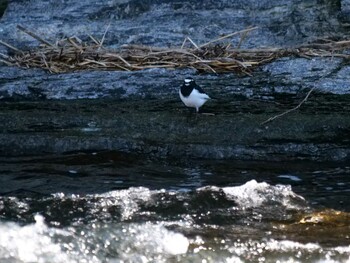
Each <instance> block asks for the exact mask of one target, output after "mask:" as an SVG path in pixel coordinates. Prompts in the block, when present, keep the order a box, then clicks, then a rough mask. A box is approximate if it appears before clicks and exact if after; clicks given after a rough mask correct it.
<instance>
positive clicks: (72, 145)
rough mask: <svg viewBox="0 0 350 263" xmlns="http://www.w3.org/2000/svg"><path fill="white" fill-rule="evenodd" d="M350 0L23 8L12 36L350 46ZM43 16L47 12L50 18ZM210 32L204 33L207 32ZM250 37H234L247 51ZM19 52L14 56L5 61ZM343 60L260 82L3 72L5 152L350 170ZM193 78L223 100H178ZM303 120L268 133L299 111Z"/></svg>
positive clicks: (260, 75)
mask: <svg viewBox="0 0 350 263" xmlns="http://www.w3.org/2000/svg"><path fill="white" fill-rule="evenodd" d="M347 6H348V4H347V1H342V2H341V5H339V1H325V2H320V1H315V0H308V1H292V2H290V1H282V2H281V1H272V2H271V1H262V2H261V1H259V2H257V1H248V2H246V1H245V2H241V1H235V2H232V3H231V2H227V1H202V2H198V1H187V2H186V3H185V2H178V1H169V0H159V1H138V0H124V1H109V2H108V3H106V2H99V3H95V2H94V4H92V3H91V2H89V1H85V2H76V1H65V2H64V3H63V2H62V3H61V2H57V1H56V2H53V1H46V2H42V1H36V0H32V1H29V2H28V1H11V3H10V4H9V6H8V8H7V10H6V12H5V15H4V16H3V18H2V19H1V20H0V39H2V40H4V41H6V42H8V43H11V44H14V45H15V46H17V45H18V46H19V47H24V46H28V47H33V46H37V45H38V43H37V41H36V40H34V39H32V38H30V37H28V36H27V35H26V34H24V33H22V32H19V31H17V30H16V29H15V26H16V25H17V24H23V25H25V26H26V27H28V28H30V29H35V31H36V32H37V33H39V34H41V35H42V36H44V37H45V38H46V39H47V40H48V41H51V42H54V41H56V40H57V39H59V38H60V37H63V36H66V35H68V36H71V35H76V36H78V37H80V38H82V39H84V38H85V39H87V37H88V35H89V34H91V35H93V36H95V37H97V38H101V37H102V35H103V32H104V30H105V28H106V27H107V25H108V24H109V23H110V29H109V31H108V33H107V38H106V42H105V45H106V46H108V47H111V48H114V47H118V46H120V45H123V44H132V43H134V44H146V45H155V46H163V47H164V46H174V45H175V46H179V45H181V43H182V41H183V39H184V38H185V37H186V36H190V37H191V38H192V39H193V40H194V41H195V42H197V43H205V42H207V41H208V40H211V39H213V38H215V37H217V36H218V35H220V34H227V33H230V32H233V31H237V30H241V29H243V28H246V27H247V26H250V25H259V29H258V30H256V31H254V32H252V33H251V34H250V35H249V37H248V38H247V39H246V40H245V41H244V47H262V46H292V45H296V44H300V43H304V42H306V41H311V40H313V39H314V38H317V37H334V38H338V37H340V36H341V37H347V36H348V34H349V33H348V31H346V28H347V24H346V23H347V22H346V12H347ZM42 10H45V11H44V12H42ZM203 25H204V26H203ZM238 41H239V39H238V38H234V39H232V44H233V45H236V44H237V43H238ZM6 52H7V51H5V49H4V48H3V47H1V48H0V53H3V54H5V53H6ZM344 62H345V61H344V60H343V59H342V58H322V57H315V58H312V59H306V58H297V57H287V58H281V59H278V60H275V61H273V62H271V63H269V64H265V65H263V66H262V67H260V68H257V69H255V70H254V71H253V72H252V76H243V75H237V74H224V75H214V74H212V75H211V74H206V75H197V74H196V72H195V71H194V70H191V69H178V70H165V69H152V70H143V71H135V72H117V71H110V72H108V71H84V72H73V73H66V74H57V75H53V74H49V73H48V72H46V71H44V70H41V69H20V68H16V67H7V66H4V65H2V66H0V99H1V101H2V103H1V115H0V123H1V126H0V128H1V129H0V155H28V154H38V155H41V154H45V153H64V152H71V151H100V150H106V149H107V150H117V151H121V152H133V153H140V154H145V155H147V156H150V157H155V158H165V157H171V158H174V157H175V158H187V159H191V158H208V159H243V160H316V161H325V160H332V161H348V160H349V154H350V150H349V147H348V146H349V139H348V133H349V131H350V120H349V117H348V112H349V110H350V109H349V105H350V104H349V98H348V94H349V93H350V89H349V86H348V85H347V83H348V82H349V71H350V67H349V66H348V65H347V64H346V63H344ZM188 75H191V76H194V77H195V79H196V81H197V82H198V83H199V84H200V85H201V86H203V87H204V89H205V90H206V91H207V92H208V93H209V94H210V95H211V96H213V97H216V98H218V100H216V101H210V102H208V103H207V104H206V105H205V106H204V107H203V111H205V112H209V113H212V114H214V116H206V115H198V116H197V115H195V114H193V113H192V112H187V109H186V108H185V107H184V106H183V105H182V103H181V101H180V100H179V98H178V87H179V86H180V85H181V82H182V80H183V78H185V77H186V76H188ZM313 87H316V90H315V91H314V92H313V93H312V96H311V97H310V98H309V100H308V101H307V102H305V103H304V104H303V106H302V107H301V108H300V110H299V111H295V112H293V113H291V114H288V115H286V116H284V117H283V118H280V119H277V120H276V121H274V122H272V123H269V124H266V125H261V123H262V122H263V121H265V120H266V119H268V118H269V117H272V116H274V115H277V114H280V113H282V112H284V111H286V110H289V109H291V108H293V107H295V106H297V105H298V104H299V103H300V101H302V99H303V98H304V97H305V95H306V92H307V91H308V90H310V89H311V88H313Z"/></svg>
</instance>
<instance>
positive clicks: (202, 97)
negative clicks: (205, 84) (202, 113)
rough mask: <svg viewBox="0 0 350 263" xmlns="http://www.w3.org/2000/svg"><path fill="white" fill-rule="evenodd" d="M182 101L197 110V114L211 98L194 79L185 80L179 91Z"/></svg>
mask: <svg viewBox="0 0 350 263" xmlns="http://www.w3.org/2000/svg"><path fill="white" fill-rule="evenodd" d="M179 95H180V99H181V100H182V102H183V103H184V104H185V105H186V106H187V107H191V108H196V112H197V113H198V112H199V108H200V107H202V106H203V104H204V103H206V101H207V100H209V99H210V97H209V96H208V95H207V94H205V92H204V91H203V90H202V89H201V87H199V86H198V85H197V84H196V82H195V81H194V80H193V78H190V77H189V78H185V80H184V83H183V84H182V86H181V88H180V90H179Z"/></svg>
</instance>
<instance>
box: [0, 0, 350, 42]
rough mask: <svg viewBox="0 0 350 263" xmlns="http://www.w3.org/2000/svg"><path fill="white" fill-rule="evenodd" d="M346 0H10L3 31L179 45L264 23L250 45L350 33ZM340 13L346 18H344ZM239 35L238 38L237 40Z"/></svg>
mask: <svg viewBox="0 0 350 263" xmlns="http://www.w3.org/2000/svg"><path fill="white" fill-rule="evenodd" d="M348 6H349V5H348V3H347V1H344V0H343V1H340V0H331V1H318V0H307V1H300V0H293V1H289V0H282V1H270V0H262V1H255V0H250V1H225V0H220V1H217V0H215V1H213V0H206V1H197V0H191V1H177V0H157V1H149V0H147V1H143V0H114V1H108V2H106V1H101V2H97V1H74V0H68V1H54V0H50V1H40V0H30V1H20V0H17V1H14V0H12V1H10V4H9V6H8V8H7V10H6V12H5V14H4V16H3V18H2V19H1V21H0V28H1V30H0V36H1V38H2V39H4V38H5V39H6V40H8V41H9V42H10V43H13V44H17V45H18V44H19V43H21V44H22V45H26V46H28V45H32V46H36V45H37V44H38V43H37V41H35V40H33V39H32V38H30V37H29V36H27V35H25V34H23V33H22V32H19V31H18V30H16V24H22V25H25V26H26V27H28V28H29V29H31V30H35V31H36V32H37V33H39V34H41V35H42V36H45V37H46V38H47V39H48V40H50V41H52V42H54V41H56V40H57V39H59V38H60V37H62V36H67V35H68V36H72V35H76V36H78V37H80V38H83V39H84V38H85V39H87V38H88V35H89V34H91V35H93V36H95V37H97V38H101V37H102V35H103V32H104V31H105V29H106V27H107V25H108V24H109V23H110V29H109V33H108V36H107V39H106V44H107V45H111V46H119V45H122V44H131V43H137V44H140V43H142V44H146V45H155V46H163V47H164V46H180V45H181V43H182V41H183V40H184V38H185V37H187V36H189V37H191V38H192V39H193V40H194V41H195V42H197V43H205V42H207V41H209V40H212V39H214V38H217V37H218V36H219V35H221V34H228V33H232V32H235V31H238V30H242V29H244V28H246V27H248V26H259V29H258V30H256V31H254V32H252V33H251V34H250V36H249V38H248V39H247V40H246V41H245V42H244V46H247V47H252V46H253V47H262V46H291V45H295V44H298V43H299V44H301V43H305V42H306V41H308V40H312V39H314V38H316V37H344V36H348V35H349V31H348V30H347V29H348V27H347V22H346V21H345V22H344V21H343V20H346V17H347V15H346V14H347V12H348V9H349V7H348ZM341 17H342V18H343V19H341ZM238 41H239V39H238V38H236V39H233V44H235V43H236V44H237V43H238Z"/></svg>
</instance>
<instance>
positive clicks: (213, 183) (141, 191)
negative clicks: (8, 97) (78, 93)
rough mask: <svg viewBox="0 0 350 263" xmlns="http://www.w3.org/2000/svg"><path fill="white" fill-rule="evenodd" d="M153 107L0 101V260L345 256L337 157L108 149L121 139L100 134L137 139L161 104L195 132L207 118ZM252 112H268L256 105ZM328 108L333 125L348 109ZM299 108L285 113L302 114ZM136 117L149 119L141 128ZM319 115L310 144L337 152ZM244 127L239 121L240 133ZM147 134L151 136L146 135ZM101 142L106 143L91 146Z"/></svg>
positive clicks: (346, 189)
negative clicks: (135, 109)
mask: <svg viewBox="0 0 350 263" xmlns="http://www.w3.org/2000/svg"><path fill="white" fill-rule="evenodd" d="M172 103H173V105H177V104H176V103H177V101H176V102H172ZM157 107H158V106H157V105H156V106H154V108H153V109H152V110H151V111H149V112H148V113H147V114H148V115H147V114H144V115H142V114H141V113H142V112H144V111H143V109H141V110H139V111H138V112H136V113H135V112H131V113H128V108H127V107H123V111H122V113H121V112H119V113H120V114H119V115H118V116H119V117H118V116H116V113H115V112H117V111H118V109H119V108H120V105H115V104H110V103H104V102H99V104H96V105H89V104H88V103H86V102H80V103H75V102H64V103H63V102H54V101H52V102H45V103H42V102H40V103H36V102H21V103H16V102H14V103H2V104H1V114H0V118H1V123H2V126H1V131H2V133H1V136H0V139H1V144H2V145H3V146H2V147H3V148H1V149H0V152H1V154H0V262H1V263H17V262H18V263H19V262H30V263H32V262H35V263H37V262H50V263H51V262H52V263H56V262H108V263H121V262H202V263H204V262H227V263H228V262H319V263H320V262H350V202H349V199H350V165H349V163H348V162H345V161H344V160H346V158H345V159H344V158H343V159H340V160H338V161H337V160H332V161H328V162H325V161H323V162H321V161H320V160H313V159H312V158H309V155H303V156H296V157H295V158H294V159H293V158H292V159H289V158H281V160H280V161H278V162H276V161H275V160H269V158H265V159H264V160H260V161H259V160H255V161H252V160H248V159H244V160H242V159H241V160H239V158H236V159H226V160H223V159H221V160H220V159H215V158H214V159H213V158H207V159H203V158H198V157H197V158H194V157H193V158H192V157H191V156H189V155H184V156H183V157H181V156H178V155H176V154H175V155H174V156H169V157H167V158H160V156H158V155H154V154H152V153H153V152H156V151H157V149H158V150H159V149H160V150H162V149H163V148H150V149H151V150H152V151H150V154H148V155H147V154H144V153H143V154H141V153H140V152H138V150H140V149H141V150H145V149H146V150H149V148H142V147H141V146H138V147H135V151H133V150H131V151H126V150H123V149H119V150H115V149H114V150H113V148H114V146H115V145H122V146H123V145H126V144H115V145H114V144H113V141H110V140H107V139H106V138H109V137H113V136H114V137H118V136H124V137H123V138H128V136H129V137H130V138H132V139H135V140H138V139H139V138H140V136H141V137H142V134H141V135H140V132H141V131H140V130H141V129H143V130H145V129H146V130H147V128H149V129H150V131H151V128H152V127H153V128H154V127H155V130H156V129H158V128H159V127H160V128H164V127H163V126H162V125H161V121H162V120H167V118H168V117H169V115H164V117H163V118H157V116H158V115H159V114H160V113H159V112H160V111H164V112H168V111H169V112H170V114H171V115H170V116H171V118H172V119H174V122H175V123H178V122H180V124H181V125H182V126H183V127H185V126H186V125H187V126H188V130H186V131H185V133H186V132H192V133H193V134H194V135H196V136H197V134H196V130H195V129H193V128H192V125H196V127H200V126H201V125H203V124H202V123H204V122H205V121H208V122H210V121H212V122H213V121H214V120H215V119H213V117H198V118H197V117H196V119H195V121H194V123H192V119H193V116H191V115H189V117H185V118H184V119H181V118H180V117H178V116H180V113H181V110H180V112H179V111H178V110H177V109H175V110H169V109H167V108H164V107H163V106H162V107H160V106H159V107H160V108H157ZM176 107H177V106H176ZM179 107H180V106H179ZM261 107H262V106H259V108H261ZM208 108H209V107H208ZM181 109H182V108H181ZM313 109H314V108H312V110H313ZM342 109H343V108H342ZM342 111H343V110H342ZM97 112H100V113H97ZM327 112H329V111H327ZM128 114H129V115H128ZM152 114H153V115H152ZM230 114H231V113H230ZM232 114H236V115H235V116H234V118H235V119H236V120H242V121H244V120H245V119H247V118H248V119H249V121H247V122H246V123H247V125H245V124H244V125H245V126H247V127H248V126H249V125H250V124H249V123H251V122H252V121H254V119H253V118H252V117H251V116H252V113H251V112H247V113H246V115H242V114H241V111H239V110H237V111H236V112H233V113H232ZM254 114H256V115H257V116H258V117H257V119H258V121H261V120H263V119H266V116H260V115H259V114H261V111H260V110H259V111H256V112H255V113H254ZM342 114H343V113H342ZM338 115H339V116H338ZM338 115H337V116H338V117H337V118H338V119H339V121H341V120H345V119H346V118H347V115H348V114H345V113H344V114H343V115H340V114H338ZM120 116H121V117H120ZM135 116H136V117H135ZM137 116H138V117H137ZM259 116H260V117H259ZM302 116H304V115H302V113H300V115H297V116H296V117H295V118H299V122H301V121H300V120H301V117H302ZM116 118H120V119H119V122H116V121H115V120H116ZM131 118H134V119H131ZM145 118H152V123H153V125H155V124H154V123H157V122H158V123H157V126H152V127H149V125H151V123H150V122H147V123H145V124H143V123H142V121H141V120H142V119H145ZM201 118H202V119H201ZM203 118H208V119H203ZM218 118H222V119H218ZM229 118H231V116H229V115H228V116H226V115H223V117H220V116H218V117H217V119H218V120H220V121H221V120H224V119H229ZM259 118H260V119H261V120H260V119H259ZM303 118H304V119H303V120H307V118H306V117H305V116H304V117H303ZM309 119H310V120H312V118H311V117H310V118H309ZM323 119H324V123H322V125H323V126H322V127H323V128H324V133H325V134H327V137H322V136H319V135H318V134H316V135H317V136H316V137H317V138H316V137H315V138H316V139H317V140H316V139H315V141H314V142H313V141H311V142H312V143H315V145H317V142H320V143H323V144H325V143H329V141H330V138H337V140H339V145H338V146H337V145H336V147H338V148H339V149H347V147H348V137H347V136H346V129H345V128H344V127H343V128H342V129H343V131H344V132H343V133H342V136H341V137H339V136H338V135H337V133H336V131H337V129H338V128H337V127H338V126H337V125H338V124H337V121H338V119H336V116H335V117H333V118H331V117H330V116H328V115H327V116H326V117H322V116H321V118H320V121H319V122H322V120H323ZM203 120H204V121H203ZM128 121H129V122H128ZM130 121H134V123H141V124H140V127H139V126H135V127H133V126H130V124H128V123H130ZM219 123H220V122H219ZM121 124H124V125H125V127H126V126H127V125H129V126H128V127H129V128H130V127H131V128H133V130H132V132H133V134H129V131H130V129H126V128H125V129H124V126H120V125H121ZM327 124H329V126H327ZM171 125H172V126H171V127H170V128H169V129H170V130H173V133H172V134H171V132H169V133H168V135H166V134H165V135H164V133H162V134H161V133H159V138H160V139H159V140H161V141H163V140H169V141H170V140H173V141H175V142H181V140H183V137H182V136H183V134H184V133H183V131H182V130H181V128H179V127H177V126H176V125H175V124H171ZM181 125H180V126H181ZM227 125H231V122H228V124H227ZM343 125H345V124H343ZM251 126H253V125H251ZM227 127H228V126H227ZM286 127H289V126H288V125H286ZM308 127H310V129H309V130H310V134H311V135H313V134H315V129H314V128H313V125H311V124H310V125H309V126H308ZM204 128H205V127H204V126H203V131H205V129H204ZM221 128H222V129H224V128H225V127H224V126H223V125H221ZM292 128H293V127H292ZM316 129H318V128H316ZM181 132H182V133H181ZM275 132H276V131H275ZM141 133H142V132H141ZM203 133H204V132H203ZM268 133H270V132H268ZM174 134H175V135H174ZM245 134H246V132H245V131H242V135H239V129H238V128H237V131H236V135H237V136H238V137H239V136H241V137H242V138H243V136H245ZM259 134H261V132H260V131H257V132H256V135H259ZM294 134H295V133H294V132H291V133H290V134H288V133H287V136H286V137H288V136H289V137H290V138H292V139H293V138H294V137H292V136H294ZM311 135H310V136H311ZM108 136H109V137H108ZM162 136H163V137H162ZM249 136H250V135H249ZM249 136H248V137H249ZM252 136H254V135H251V136H250V137H252ZM259 136H262V138H263V136H264V135H259ZM277 136H278V134H276V135H275V137H274V138H278V137H277ZM308 136H309V135H308ZM310 136H309V138H312V137H310ZM332 136H333V137H332ZM222 137H224V136H222ZM241 137H239V138H236V139H237V140H241V139H240V138H241ZM250 137H249V138H248V139H249V140H247V142H250V140H251V139H250ZM91 138H93V140H92V139H91ZM118 138H119V137H118ZM193 138H195V136H193V137H192V139H193ZM264 138H265V137H264ZM224 139H225V138H224ZM224 139H223V140H222V141H221V142H222V143H225V140H224ZM229 139H230V138H229ZM243 139H244V138H243ZM243 139H242V140H243ZM156 140H157V134H155V135H152V136H150V137H149V138H148V141H147V142H144V143H150V144H152V143H153V142H154V141H156ZM216 140H217V141H219V142H220V140H221V137H220V135H219V136H217V138H216ZM293 140H294V141H297V140H295V139H293ZM310 140H311V139H310ZM275 141H276V143H277V142H280V141H281V140H280V139H278V140H277V139H276V140H275ZM115 143H119V141H117V142H115ZM282 143H284V141H282ZM288 143H289V144H288V145H290V142H288ZM332 143H333V142H332ZM4 145H5V146H4ZM38 145H39V146H38ZM99 145H100V146H101V145H107V146H108V147H106V148H107V149H106V150H103V149H100V150H94V147H96V146H99ZM329 145H331V146H332V145H333V144H329ZM4 147H5V148H4ZM79 147H81V148H82V150H77V149H79ZM260 147H261V146H260ZM332 147H333V146H332ZM131 148H132V147H131ZM288 149H289V148H288ZM312 149H314V148H311V150H312ZM341 153H342V152H341ZM285 156H287V155H285ZM324 156H327V155H324ZM339 156H340V157H341V156H342V155H339ZM275 157H276V154H275ZM275 157H274V158H275ZM259 158H260V159H261V158H262V157H261V156H260V157H259Z"/></svg>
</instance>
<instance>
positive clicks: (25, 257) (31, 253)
mask: <svg viewBox="0 0 350 263" xmlns="http://www.w3.org/2000/svg"><path fill="white" fill-rule="evenodd" d="M35 221H36V223H35V224H30V225H27V226H20V225H18V224H16V223H0V233H1V234H0V262H23V263H26V262H28V263H32V262H36V263H44V262H54V263H61V262H62V263H66V262H72V261H71V259H70V258H69V257H68V256H67V255H66V253H64V252H62V250H61V248H60V245H59V244H55V243H54V242H53V241H52V239H51V237H50V236H49V234H48V232H49V229H48V227H47V226H46V225H45V224H44V218H43V217H42V216H40V215H36V216H35Z"/></svg>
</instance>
